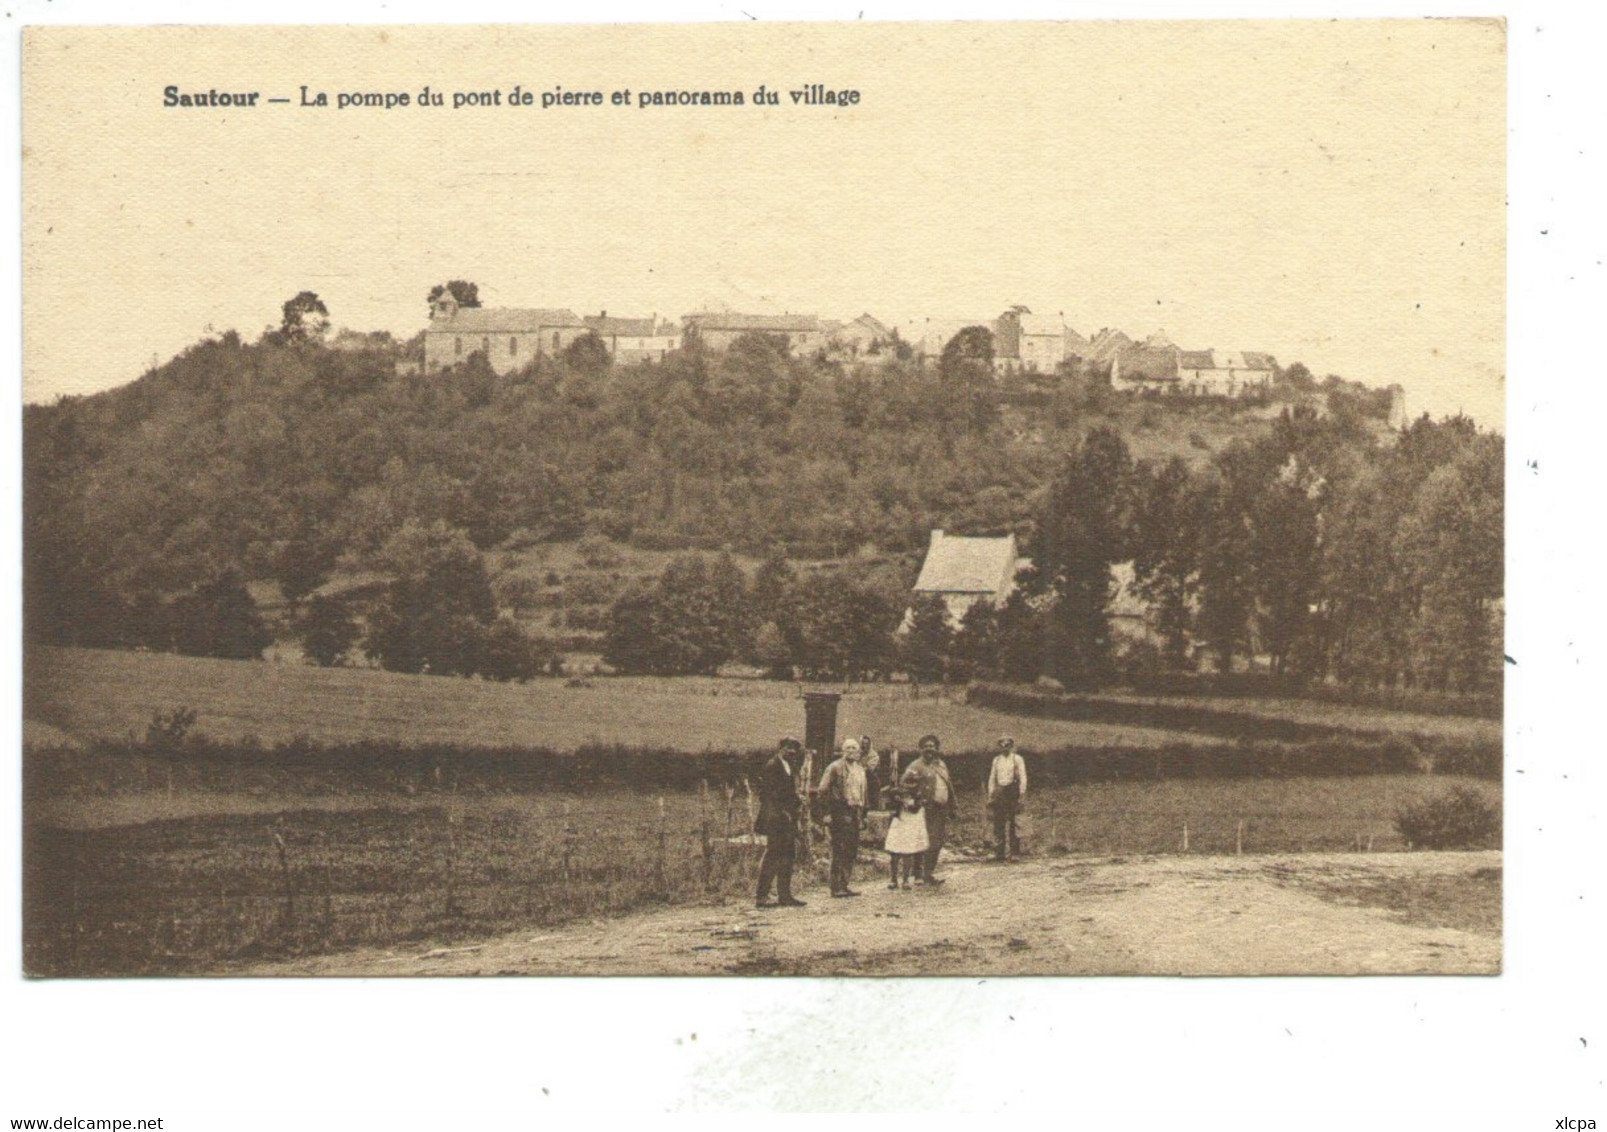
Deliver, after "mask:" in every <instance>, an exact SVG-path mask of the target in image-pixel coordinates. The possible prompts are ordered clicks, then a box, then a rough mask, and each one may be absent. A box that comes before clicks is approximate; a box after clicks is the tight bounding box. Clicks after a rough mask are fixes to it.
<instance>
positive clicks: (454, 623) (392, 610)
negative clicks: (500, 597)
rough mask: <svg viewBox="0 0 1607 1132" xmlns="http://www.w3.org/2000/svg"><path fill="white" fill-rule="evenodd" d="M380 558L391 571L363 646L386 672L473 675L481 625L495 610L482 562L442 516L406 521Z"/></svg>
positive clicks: (465, 540)
mask: <svg viewBox="0 0 1607 1132" xmlns="http://www.w3.org/2000/svg"><path fill="white" fill-rule="evenodd" d="M379 559H380V562H381V564H382V565H385V566H388V567H389V568H390V569H392V570H394V571H395V573H396V577H395V579H394V580H393V581H392V582H391V584H390V587H389V590H388V592H387V594H386V596H385V598H384V600H383V601H382V602H381V603H380V605H379V608H378V609H376V610H375V612H374V615H373V617H372V618H371V619H370V623H369V630H368V637H367V639H366V640H365V642H364V644H363V650H364V651H365V652H366V653H367V654H368V655H369V656H370V657H373V658H374V659H376V660H378V661H379V662H380V665H381V666H382V667H384V668H386V669H389V670H390V671H393V672H431V673H435V674H437V675H463V676H467V675H471V674H473V673H474V672H475V671H476V669H477V667H478V655H477V653H478V646H479V645H480V643H481V636H480V630H481V629H483V627H484V626H486V625H489V624H490V623H491V622H492V621H493V620H495V618H496V612H497V611H496V599H495V598H494V597H493V595H492V592H491V582H490V577H489V575H488V574H487V572H486V567H485V560H484V559H483V558H482V557H481V554H480V551H479V550H478V549H476V548H475V546H474V544H473V543H472V542H471V541H470V540H469V537H468V535H467V534H466V533H465V532H464V531H462V530H461V529H459V528H456V527H449V526H447V525H446V524H445V523H442V522H436V523H434V524H431V525H430V526H427V527H426V526H421V525H419V524H417V523H414V522H412V521H409V522H408V523H407V524H406V525H404V526H403V528H402V529H401V530H400V531H398V532H397V533H396V534H395V535H394V536H393V537H392V538H391V539H390V540H389V541H388V542H387V543H386V545H385V547H384V548H383V550H382V551H381V553H380V555H379Z"/></svg>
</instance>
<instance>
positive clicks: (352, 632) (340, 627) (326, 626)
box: [296, 596, 361, 668]
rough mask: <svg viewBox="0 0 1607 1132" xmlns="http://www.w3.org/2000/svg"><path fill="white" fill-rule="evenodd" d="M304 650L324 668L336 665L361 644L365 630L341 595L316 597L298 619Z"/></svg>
mask: <svg viewBox="0 0 1607 1132" xmlns="http://www.w3.org/2000/svg"><path fill="white" fill-rule="evenodd" d="M296 635H297V637H298V638H299V639H300V641H301V649H302V651H303V652H305V653H306V654H307V655H308V656H309V657H311V658H312V660H313V662H314V663H315V664H317V665H318V667H320V668H336V667H338V666H340V665H341V664H343V663H345V660H346V654H347V652H348V651H350V649H351V647H352V646H353V645H355V644H356V643H357V638H358V637H359V636H360V635H361V630H360V629H359V628H358V626H357V622H356V621H355V620H353V618H352V615H351V612H350V611H349V610H348V609H347V608H346V604H345V603H344V602H342V601H340V600H339V599H338V598H332V597H322V596H320V597H315V598H313V599H312V601H311V602H309V603H308V604H307V608H306V609H305V610H304V611H303V612H302V615H301V617H300V618H299V619H298V621H297V625H296Z"/></svg>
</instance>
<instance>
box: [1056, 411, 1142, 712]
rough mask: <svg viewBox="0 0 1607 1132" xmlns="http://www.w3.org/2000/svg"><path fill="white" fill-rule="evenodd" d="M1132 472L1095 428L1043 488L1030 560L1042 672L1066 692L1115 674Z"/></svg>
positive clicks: (1123, 451)
mask: <svg viewBox="0 0 1607 1132" xmlns="http://www.w3.org/2000/svg"><path fill="white" fill-rule="evenodd" d="M1131 465H1132V461H1131V458H1130V456H1129V455H1128V452H1127V445H1126V443H1125V442H1124V441H1123V440H1122V438H1121V436H1120V435H1119V434H1117V433H1116V432H1115V431H1114V430H1112V429H1111V428H1109V427H1107V426H1100V427H1099V428H1096V429H1094V430H1093V431H1091V432H1090V433H1089V434H1088V435H1087V436H1086V437H1084V438H1083V440H1082V442H1081V443H1080V444H1078V445H1077V446H1075V447H1074V448H1073V449H1072V450H1071V451H1070V452H1069V453H1067V455H1066V457H1065V459H1064V461H1063V462H1062V464H1061V467H1060V471H1059V472H1058V474H1056V476H1055V478H1054V480H1053V481H1052V482H1051V484H1050V487H1049V496H1048V500H1047V503H1046V504H1045V507H1044V514H1043V520H1042V523H1041V524H1040V527H1039V532H1038V552H1037V554H1036V555H1034V559H1035V562H1034V564H1035V565H1036V566H1037V568H1038V573H1037V577H1036V582H1037V584H1038V585H1039V586H1040V587H1041V589H1042V592H1043V594H1044V595H1045V596H1046V597H1047V598H1048V599H1049V603H1048V622H1047V624H1046V626H1045V630H1046V631H1045V641H1044V664H1043V668H1044V673H1045V675H1049V676H1053V677H1055V678H1056V679H1057V680H1059V681H1061V683H1063V684H1065V685H1067V686H1068V687H1071V686H1097V685H1098V684H1100V683H1101V682H1103V681H1106V680H1108V679H1109V678H1110V677H1111V676H1112V675H1113V674H1114V664H1113V658H1112V653H1111V637H1110V605H1111V600H1112V598H1113V597H1114V596H1115V582H1114V579H1113V578H1112V575H1111V567H1112V566H1113V565H1114V564H1115V563H1117V562H1120V561H1122V560H1124V559H1125V558H1126V557H1128V546H1129V523H1130V518H1129V516H1130V511H1131V508H1130V498H1129V484H1128V477H1129V474H1130V469H1131Z"/></svg>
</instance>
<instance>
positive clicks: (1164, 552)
mask: <svg viewBox="0 0 1607 1132" xmlns="http://www.w3.org/2000/svg"><path fill="white" fill-rule="evenodd" d="M1135 478H1136V479H1137V481H1138V482H1137V500H1136V510H1135V514H1134V523H1133V578H1134V582H1135V587H1136V589H1137V590H1138V592H1139V594H1140V595H1142V596H1143V597H1144V599H1145V600H1146V601H1148V602H1149V603H1150V606H1151V607H1152V608H1153V609H1154V611H1155V628H1156V631H1157V632H1158V633H1159V635H1160V638H1161V655H1162V656H1163V657H1164V659H1165V661H1166V663H1167V665H1168V666H1169V667H1171V668H1173V669H1182V668H1183V667H1184V666H1185V665H1186V663H1187V660H1188V643H1189V627H1190V621H1191V607H1192V605H1193V599H1194V597H1195V593H1196V589H1197V586H1198V581H1199V566H1200V534H1201V523H1200V503H1201V501H1200V498H1199V494H1198V492H1197V491H1196V490H1195V486H1194V484H1193V482H1192V480H1191V479H1190V476H1189V469H1188V464H1187V463H1185V462H1184V461H1183V459H1182V458H1181V457H1177V456H1174V457H1172V458H1171V459H1170V460H1168V461H1167V462H1166V463H1165V464H1163V465H1161V466H1160V467H1159V468H1152V467H1150V466H1149V465H1140V466H1139V468H1138V469H1137V472H1136V476H1135Z"/></svg>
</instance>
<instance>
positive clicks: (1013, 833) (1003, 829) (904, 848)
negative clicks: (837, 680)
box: [754, 735, 1027, 908]
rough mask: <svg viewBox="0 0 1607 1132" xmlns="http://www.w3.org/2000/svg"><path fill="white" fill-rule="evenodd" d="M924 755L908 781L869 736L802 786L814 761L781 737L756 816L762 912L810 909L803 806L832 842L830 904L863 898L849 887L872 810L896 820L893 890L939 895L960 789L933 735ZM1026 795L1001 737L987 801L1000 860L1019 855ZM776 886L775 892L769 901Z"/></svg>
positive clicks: (889, 842)
mask: <svg viewBox="0 0 1607 1132" xmlns="http://www.w3.org/2000/svg"><path fill="white" fill-rule="evenodd" d="M916 746H917V750H918V751H919V754H918V755H917V757H916V758H915V760H914V761H913V762H911V763H910V764H909V766H908V767H906V768H905V769H904V770H903V771H902V773H901V772H900V771H899V768H898V751H897V750H896V749H895V750H892V751H890V752H889V756H888V761H887V764H886V765H885V766H884V765H883V763H882V760H881V758H880V756H879V755H878V754H877V752H876V750H875V749H874V748H873V747H872V746H871V743H870V739H869V737H868V736H867V737H864V738H860V739H849V740H846V741H845V742H844V743H843V745H842V752H841V754H840V755H839V757H838V758H837V759H836V760H834V761H833V762H832V763H830V764H829V765H828V766H827V767H826V769H825V771H824V773H822V774H821V776H820V780H819V781H818V782H817V783H800V782H799V775H801V774H803V773H804V768H805V766H806V765H808V761H809V760H808V759H807V757H806V755H807V754H808V752H805V750H804V746H803V744H802V743H800V742H799V741H798V740H797V739H793V738H785V739H782V740H781V743H780V745H779V746H778V747H777V748H776V752H775V754H773V755H772V756H771V757H770V759H769V760H768V761H767V762H766V763H765V767H764V771H763V773H762V775H761V776H760V779H759V816H758V819H757V821H756V822H755V826H754V831H755V832H756V833H759V834H762V835H763V836H764V838H765V849H764V857H763V858H762V859H761V861H760V863H759V891H758V898H757V901H758V906H759V907H761V908H771V907H784V908H800V907H802V906H803V904H804V902H803V901H802V900H799V899H798V898H797V897H796V896H795V895H793V891H792V873H793V865H794V862H795V860H796V857H797V849H798V838H799V833H800V822H801V821H804V820H808V818H809V817H810V816H811V815H810V814H808V813H806V812H805V803H806V799H809V800H811V801H812V802H813V803H814V807H813V808H814V809H815V810H817V812H818V813H819V816H820V817H821V818H822V820H823V821H824V822H825V824H826V826H827V828H828V830H829V831H830V837H831V895H832V896H833V897H837V898H841V897H850V896H858V895H859V893H858V892H856V891H854V889H853V888H852V887H851V886H850V881H851V880H852V876H853V870H854V864H855V862H856V860H857V859H858V856H859V847H860V835H861V833H862V832H863V831H864V830H865V829H866V826H867V815H868V814H869V813H870V811H871V810H873V809H880V810H884V811H888V812H890V814H891V820H890V821H889V823H888V826H887V835H886V838H885V840H884V841H883V848H884V849H885V850H886V852H887V854H888V857H889V861H890V863H889V880H888V886H887V887H888V888H890V889H900V888H904V889H907V888H910V887H911V886H912V885H916V884H920V885H930V886H936V885H940V884H942V883H943V878H942V877H940V876H937V875H935V872H934V870H935V869H936V868H937V863H938V857H939V855H940V854H941V853H942V851H943V844H944V842H945V841H946V840H947V838H948V825H949V817H950V814H951V813H952V812H953V810H954V805H955V791H954V780H953V778H952V777H951V776H950V774H949V768H948V764H947V763H945V762H944V761H943V757H942V754H941V747H942V744H941V743H940V742H939V741H938V737H937V736H936V735H924V736H922V737H921V741H920V742H919V743H918V744H917V745H916ZM1026 794H1027V766H1026V762H1025V761H1024V760H1023V759H1022V757H1021V754H1020V752H1019V751H1017V750H1016V749H1015V740H1014V739H1013V738H1011V737H1010V736H1008V735H1004V736H1001V737H1000V738H999V751H998V754H997V755H995V756H994V759H993V765H992V767H991V768H990V770H989V773H988V785H987V801H988V809H989V812H990V814H991V816H992V818H993V846H994V856H995V857H996V858H997V859H999V860H1004V859H1006V858H1007V857H1014V856H1017V855H1019V853H1020V852H1021V839H1020V836H1019V835H1018V833H1017V830H1016V817H1017V815H1018V814H1019V813H1020V811H1021V805H1022V803H1023V801H1024V800H1025V799H1026ZM772 887H773V888H774V890H775V893H776V899H775V901H774V902H772V901H771V899H770V892H771V889H772Z"/></svg>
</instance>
